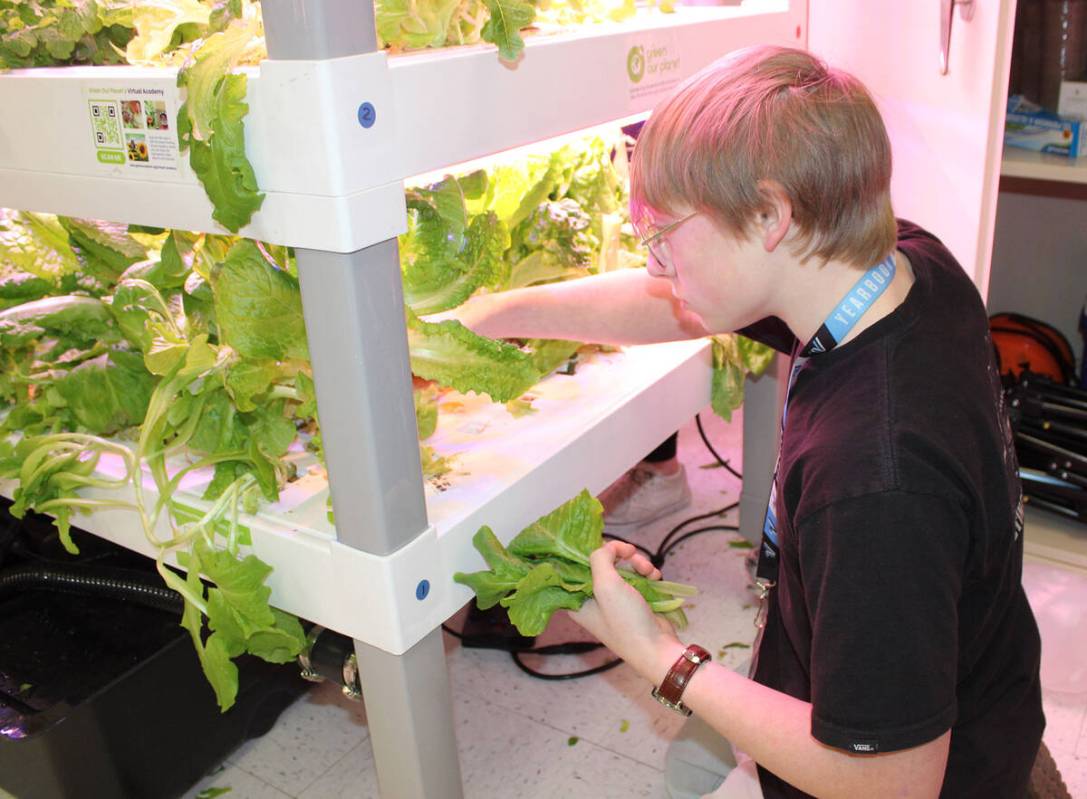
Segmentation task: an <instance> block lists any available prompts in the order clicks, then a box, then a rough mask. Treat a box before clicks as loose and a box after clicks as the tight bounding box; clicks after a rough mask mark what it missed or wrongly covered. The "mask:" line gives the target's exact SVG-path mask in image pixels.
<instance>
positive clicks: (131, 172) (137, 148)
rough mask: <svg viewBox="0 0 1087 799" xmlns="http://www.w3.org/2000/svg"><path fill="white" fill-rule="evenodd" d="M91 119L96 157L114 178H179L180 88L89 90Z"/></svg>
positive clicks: (88, 110)
mask: <svg viewBox="0 0 1087 799" xmlns="http://www.w3.org/2000/svg"><path fill="white" fill-rule="evenodd" d="M86 95H87V111H86V113H87V120H88V122H89V123H90V128H89V130H90V135H89V139H90V143H91V145H92V146H93V153H94V158H95V161H96V162H97V163H98V164H99V166H100V167H102V168H103V170H105V171H109V172H110V173H111V174H113V175H114V176H119V177H132V178H137V179H141V180H147V179H152V180H153V179H155V178H156V177H157V178H164V177H170V178H173V177H176V175H177V173H178V170H179V168H180V164H181V153H180V148H179V146H178V141H177V110H178V106H179V105H180V103H179V102H178V94H177V91H176V89H167V88H159V87H156V86H132V85H128V86H125V85H114V86H94V87H89V88H87V90H86Z"/></svg>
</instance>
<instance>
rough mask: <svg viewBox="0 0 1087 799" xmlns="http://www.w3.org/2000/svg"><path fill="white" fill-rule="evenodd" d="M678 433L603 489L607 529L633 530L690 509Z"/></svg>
mask: <svg viewBox="0 0 1087 799" xmlns="http://www.w3.org/2000/svg"><path fill="white" fill-rule="evenodd" d="M678 443H679V433H673V434H672V435H670V436H669V437H668V438H667V439H665V441H664V442H663V443H661V445H660V446H659V447H657V448H656V449H655V450H653V451H652V452H651V453H649V454H648V455H647V456H646V457H645V458H644V459H643V460H642V461H641V462H639V463H638V464H637V465H636V466H634V468H632V469H631V470H630V471H628V472H627V473H626V474H624V475H623V476H622V477H620V478H619V479H618V480H616V481H615V482H614V483H612V484H611V485H610V486H608V488H606V489H604V491H603V493H601V494H600V502H601V504H603V506H604V527H605V529H606V530H609V531H614V532H618V531H622V530H631V529H634V528H636V527H640V526H641V525H643V524H648V523H649V522H653V521H656V520H657V519H660V518H663V517H664V516H667V515H669V514H671V513H675V512H676V511H678V510H682V509H683V508H685V507H687V505H689V504H690V502H691V489H690V486H689V485H688V484H687V472H686V471H685V470H684V468H683V464H682V463H680V462H679V457H678V454H677V447H678Z"/></svg>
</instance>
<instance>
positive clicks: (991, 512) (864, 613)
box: [461, 47, 1044, 799]
mask: <svg viewBox="0 0 1087 799" xmlns="http://www.w3.org/2000/svg"><path fill="white" fill-rule="evenodd" d="M890 178H891V150H890V143H889V140H888V138H887V134H886V131H885V129H884V126H883V122H882V120H881V119H880V116H879V113H878V111H877V109H876V107H875V105H874V103H873V101H872V99H871V97H870V96H869V94H868V93H867V91H866V90H865V89H864V87H863V86H862V85H861V84H860V83H859V82H858V81H857V80H856V79H855V78H853V77H851V76H849V75H847V74H845V73H843V72H840V71H837V70H833V69H829V68H828V67H827V66H826V65H825V64H823V63H821V62H819V61H818V60H816V59H815V58H813V57H812V56H811V55H809V54H807V53H804V52H802V51H796V50H788V49H781V48H770V47H762V48H755V49H752V50H746V51H742V52H740V53H737V54H734V55H732V56H730V57H728V58H726V59H724V60H722V61H719V62H717V63H716V64H714V65H712V66H711V67H709V68H707V69H706V70H704V71H702V72H701V73H699V74H698V75H696V76H694V77H693V78H691V79H689V80H688V81H686V82H685V83H684V84H683V85H682V86H681V87H680V88H679V89H678V91H677V93H676V94H675V95H674V96H673V97H671V98H670V99H668V100H666V101H665V102H664V103H663V105H661V106H660V107H659V108H657V109H656V111H655V112H654V114H653V116H652V117H651V119H650V120H649V122H648V123H647V124H646V127H645V129H644V130H643V132H642V134H641V137H640V139H639V141H638V145H637V147H636V149H635V153H634V158H633V162H632V165H631V196H632V201H631V210H632V218H633V220H634V223H635V226H636V228H637V229H638V230H639V232H640V234H641V236H642V238H643V239H644V241H645V243H646V245H647V246H648V249H649V262H648V270H647V272H642V271H624V272H619V273H609V274H606V275H602V276H598V277H593V278H587V279H584V280H580V281H574V282H570V283H560V284H554V285H549V286H543V287H534V288H529V289H525V290H522V291H518V292H511V293H507V294H500V295H490V296H483V297H481V298H479V299H478V300H475V301H473V302H471V303H470V304H469V305H468V306H467V307H466V308H465V309H464V310H463V311H462V312H461V318H462V320H463V321H464V322H465V323H466V324H467V325H468V326H470V327H472V328H474V329H475V330H477V331H478V332H481V333H483V334H485V335H490V336H495V337H505V336H517V337H523V338H572V339H578V340H584V341H599V342H605V343H612V344H629V343H639V342H653V341H667V340H674V339H682V338H688V337H695V336H702V335H705V334H706V333H707V332H723V331H732V330H743V331H744V332H745V333H747V334H748V335H751V336H753V337H754V338H757V339H759V340H762V341H764V342H767V343H770V344H772V345H773V346H775V347H776V348H777V349H779V350H781V351H782V352H785V353H790V354H791V355H792V356H793V369H792V378H791V379H790V384H791V385H790V391H789V395H788V402H787V405H786V415H785V419H784V420H783V425H784V428H783V437H782V444H781V450H780V453H779V460H778V468H777V470H776V473H775V480H774V493H773V495H772V499H771V504H770V508H769V510H768V512H767V518H766V523H765V531H764V535H763V542H762V548H761V550H760V560H759V569H758V574H759V578H760V579H759V584H760V586H762V587H763V589H764V592H765V594H766V599H765V602H764V606H763V609H762V613H763V614H765V615H764V616H763V617H762V624H763V626H762V630H761V636H760V637H761V641H760V642H759V644H758V646H757V651H756V654H755V664H754V666H753V668H752V676H751V678H750V679H748V678H745V677H743V676H741V675H739V674H736V673H734V672H732V671H730V670H729V669H727V668H725V667H723V666H721V665H719V664H716V663H714V662H712V658H709V659H708V660H707V656H706V653H705V652H704V651H702V652H699V651H698V648H697V647H693V646H692V647H685V646H684V645H683V644H682V643H680V641H679V640H678V639H677V638H676V636H675V634H674V632H673V631H672V629H671V627H670V626H669V625H667V624H666V623H664V622H663V621H661V620H660V619H658V618H657V617H655V616H654V615H653V613H651V612H650V610H649V608H648V607H647V606H646V604H645V603H644V601H642V599H641V597H640V596H639V594H638V593H637V592H636V591H634V590H633V589H632V588H630V587H629V586H628V585H627V584H626V583H625V582H624V581H623V580H622V579H621V578H620V577H619V576H618V574H617V573H616V570H615V564H616V562H618V561H621V560H627V561H630V562H631V563H632V564H633V565H634V566H635V568H637V569H638V570H639V571H641V572H642V573H644V574H649V575H654V576H655V575H656V574H657V572H656V570H654V569H653V567H652V566H651V565H650V564H649V563H648V561H646V560H645V559H644V558H643V557H642V556H640V555H637V554H635V552H634V550H633V548H632V547H630V546H629V545H625V544H621V543H619V542H611V543H609V544H607V545H605V546H604V547H602V548H601V549H600V550H598V551H597V552H596V553H594V554H593V556H592V567H593V579H594V589H593V590H594V595H595V599H594V600H593V601H590V602H587V603H586V604H585V606H584V607H583V608H582V610H581V611H579V612H578V613H576V614H574V618H575V619H576V620H577V621H578V622H579V623H581V624H582V625H583V626H584V627H585V628H586V629H588V630H589V631H590V632H592V633H593V634H595V635H596V636H597V637H599V638H600V640H602V641H603V642H604V643H605V644H606V645H607V646H608V647H609V648H610V649H611V650H612V651H614V652H615V653H616V654H617V655H619V656H620V657H622V658H623V659H624V660H626V661H627V662H628V663H629V664H630V665H631V666H632V667H633V668H634V669H635V670H637V671H638V672H639V673H640V674H641V675H642V676H644V677H645V678H646V679H647V680H649V681H650V682H652V683H653V685H654V686H656V687H657V688H656V693H657V694H658V695H659V696H658V698H661V696H663V698H664V699H668V700H671V701H672V703H673V704H676V705H680V709H681V710H682V709H690V710H693V711H694V713H695V714H697V716H699V717H700V718H701V719H702V720H703V721H704V722H706V723H707V724H708V725H709V726H710V727H712V729H713V730H715V731H716V733H717V734H718V735H719V736H722V737H723V738H724V739H727V740H728V741H730V742H731V743H732V744H733V746H734V747H735V748H736V749H737V750H740V751H742V752H743V753H746V755H747V756H749V757H750V758H751V759H752V760H753V761H754V763H757V764H758V765H757V776H755V775H756V769H755V767H754V766H753V765H752V764H751V763H747V764H746V765H743V766H741V767H740V768H735V769H733V770H732V771H730V772H729V773H728V774H727V776H726V777H725V779H724V782H723V783H722V785H721V787H720V788H719V789H718V791H717V793H715V794H714V795H715V796H766V797H800V796H806V795H812V796H819V797H851V798H852V799H855V798H857V797H883V796H894V797H899V796H910V797H915V796H916V797H924V796H931V797H935V796H942V797H948V798H949V799H951V798H953V799H968V798H969V797H979V798H980V797H985V799H994V797H1009V798H1010V797H1016V799H1022V797H1023V796H1025V794H1026V789H1027V781H1028V777H1029V773H1030V769H1031V765H1032V764H1033V762H1034V757H1035V754H1036V752H1037V749H1038V746H1039V742H1040V740H1041V735H1042V729H1043V727H1044V719H1043V716H1042V709H1041V696H1040V685H1039V679H1038V667H1039V648H1040V644H1039V637H1038V630H1037V627H1036V625H1035V622H1034V618H1033V616H1032V614H1031V610H1030V607H1029V605H1028V604H1027V599H1026V596H1025V595H1024V593H1023V590H1022V587H1021V584H1020V576H1021V571H1022V547H1023V541H1022V506H1021V501H1020V500H1021V493H1020V488H1019V481H1018V478H1017V465H1016V460H1015V453H1014V450H1013V448H1012V444H1011V437H1010V430H1009V427H1008V423H1007V418H1006V414H1005V413H1004V409H1003V407H1002V403H1001V399H1000V397H1001V395H1000V390H999V382H998V378H997V374H996V371H995V369H994V366H993V361H992V356H991V346H990V342H989V338H988V324H987V319H986V314H985V310H984V307H983V306H982V303H981V300H980V298H979V296H978V293H977V290H976V289H975V288H974V286H973V284H972V283H971V281H970V279H969V278H968V277H967V276H966V274H964V272H963V271H962V269H961V267H960V266H959V265H958V264H957V263H956V262H955V260H954V258H953V257H952V256H951V254H950V253H949V252H948V251H947V250H946V249H945V248H944V246H943V245H942V244H941V243H940V242H939V241H938V240H937V239H936V238H934V237H933V236H932V235H930V234H928V233H926V232H925V231H923V230H920V229H919V228H917V227H916V226H914V225H911V224H909V223H905V222H897V223H896V220H895V218H894V215H893V213H892V210H891V203H890ZM722 771H724V769H722ZM718 779H720V777H718Z"/></svg>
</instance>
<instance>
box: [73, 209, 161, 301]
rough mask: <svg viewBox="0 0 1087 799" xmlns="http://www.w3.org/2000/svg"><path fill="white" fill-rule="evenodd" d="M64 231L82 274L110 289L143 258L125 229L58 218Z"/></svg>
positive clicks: (140, 247) (143, 253)
mask: <svg viewBox="0 0 1087 799" xmlns="http://www.w3.org/2000/svg"><path fill="white" fill-rule="evenodd" d="M58 221H59V222H60V224H61V226H62V227H63V228H64V229H65V230H66V231H68V236H69V239H70V241H71V246H72V249H73V250H74V251H75V253H76V256H77V257H79V259H80V264H81V266H82V268H83V271H85V272H89V273H90V274H92V275H94V276H95V277H97V278H98V279H99V280H102V281H103V282H105V283H106V284H107V285H112V284H113V283H115V282H116V281H117V280H118V279H119V278H120V276H121V274H122V273H123V272H124V271H125V270H126V269H127V268H128V267H129V266H131V265H132V264H134V263H136V262H137V261H142V260H144V259H145V258H147V249H146V248H145V247H144V246H143V245H142V244H140V243H139V242H138V241H136V240H135V239H134V238H132V236H130V235H129V233H128V226H127V225H121V224H117V223H115V222H99V221H96V220H92V219H75V218H72V217H65V216H62V217H58Z"/></svg>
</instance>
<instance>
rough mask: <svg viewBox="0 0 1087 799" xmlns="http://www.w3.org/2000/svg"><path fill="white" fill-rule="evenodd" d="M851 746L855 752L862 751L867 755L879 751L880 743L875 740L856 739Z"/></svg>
mask: <svg viewBox="0 0 1087 799" xmlns="http://www.w3.org/2000/svg"><path fill="white" fill-rule="evenodd" d="M849 748H850V749H852V750H853V751H854V752H862V753H864V754H866V755H872V754H875V753H876V752H878V751H879V744H878V743H875V742H874V741H854V742H853V743H851V744H850V745H849Z"/></svg>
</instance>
